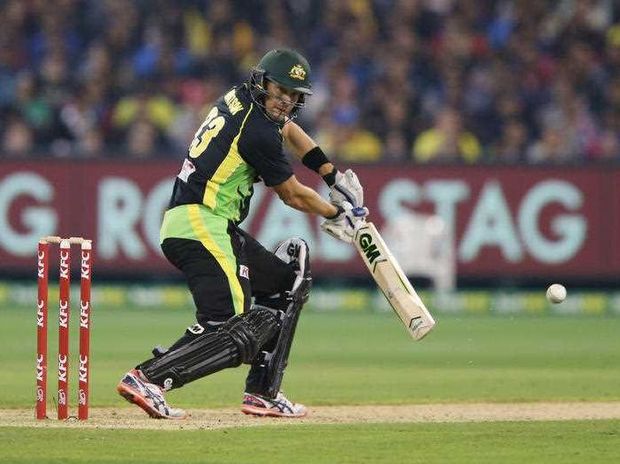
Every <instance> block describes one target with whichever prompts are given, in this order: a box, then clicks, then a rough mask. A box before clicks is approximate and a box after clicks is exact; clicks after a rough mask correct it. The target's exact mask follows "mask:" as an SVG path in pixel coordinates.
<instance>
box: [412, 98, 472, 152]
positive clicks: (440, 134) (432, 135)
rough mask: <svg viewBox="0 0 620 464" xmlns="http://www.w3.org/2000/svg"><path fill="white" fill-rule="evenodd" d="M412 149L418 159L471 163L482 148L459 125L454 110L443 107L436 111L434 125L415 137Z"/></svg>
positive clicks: (458, 118)
mask: <svg viewBox="0 0 620 464" xmlns="http://www.w3.org/2000/svg"><path fill="white" fill-rule="evenodd" d="M412 153H413V157H414V159H415V161H416V162H418V163H429V162H430V163H433V162H466V163H474V162H476V161H477V160H478V158H480V155H481V153H482V152H481V149H480V144H479V143H478V139H477V138H476V136H475V135H473V134H472V133H471V132H468V131H466V130H465V129H463V125H462V122H461V117H460V115H459V113H458V111H456V110H454V109H453V108H444V109H442V110H441V111H440V112H439V114H438V115H437V117H436V119H435V125H434V126H433V127H432V128H431V129H428V130H426V131H424V132H422V133H421V134H420V135H419V136H418V138H417V139H416V140H415V143H414V144H413V149H412Z"/></svg>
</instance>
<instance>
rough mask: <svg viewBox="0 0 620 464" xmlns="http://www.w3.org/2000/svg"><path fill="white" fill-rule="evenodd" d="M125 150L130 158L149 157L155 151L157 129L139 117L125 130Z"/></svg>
mask: <svg viewBox="0 0 620 464" xmlns="http://www.w3.org/2000/svg"><path fill="white" fill-rule="evenodd" d="M125 150H126V151H127V154H128V155H129V156H130V157H132V158H151V157H153V156H154V155H155V154H156V152H157V129H156V128H155V126H154V125H153V124H152V123H150V122H149V121H147V120H144V119H139V120H137V121H135V122H133V123H132V124H131V126H130V127H129V130H128V131H127V138H126V140H125Z"/></svg>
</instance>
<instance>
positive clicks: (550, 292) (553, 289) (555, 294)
mask: <svg viewBox="0 0 620 464" xmlns="http://www.w3.org/2000/svg"><path fill="white" fill-rule="evenodd" d="M565 299H566V287H564V285H560V284H552V285H549V288H548V289H547V300H549V301H550V302H551V303H554V304H557V303H561V302H562V301H564V300H565Z"/></svg>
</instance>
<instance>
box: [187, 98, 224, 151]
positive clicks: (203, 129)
mask: <svg viewBox="0 0 620 464" xmlns="http://www.w3.org/2000/svg"><path fill="white" fill-rule="evenodd" d="M224 122H226V120H225V119H224V117H223V116H218V115H217V107H213V109H212V110H211V111H209V114H208V115H207V118H206V119H205V122H203V123H202V125H201V126H200V127H199V128H198V130H197V131H196V135H195V136H194V140H192V144H191V145H190V146H189V157H190V158H198V157H199V156H200V155H202V154H203V153H204V152H205V150H206V149H207V146H208V145H209V143H210V142H211V139H212V138H213V137H215V136H216V135H217V134H219V132H220V131H221V130H222V127H224Z"/></svg>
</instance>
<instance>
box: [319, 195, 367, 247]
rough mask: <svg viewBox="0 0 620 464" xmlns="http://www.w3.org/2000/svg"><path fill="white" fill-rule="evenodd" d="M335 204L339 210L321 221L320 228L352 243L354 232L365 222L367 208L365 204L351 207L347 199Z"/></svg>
mask: <svg viewBox="0 0 620 464" xmlns="http://www.w3.org/2000/svg"><path fill="white" fill-rule="evenodd" d="M337 206H338V208H339V210H340V213H339V214H338V216H336V217H334V218H331V219H326V220H325V221H323V222H322V223H321V229H323V230H324V231H325V232H327V233H328V234H329V235H331V236H332V237H334V238H337V239H338V240H342V241H343V242H345V243H353V238H354V237H355V232H357V229H358V228H360V227H361V226H362V225H363V224H364V222H366V219H365V218H366V216H368V208H366V207H365V206H360V207H357V208H353V206H352V205H351V203H349V202H348V201H343V202H342V204H341V205H337Z"/></svg>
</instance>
